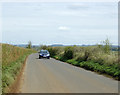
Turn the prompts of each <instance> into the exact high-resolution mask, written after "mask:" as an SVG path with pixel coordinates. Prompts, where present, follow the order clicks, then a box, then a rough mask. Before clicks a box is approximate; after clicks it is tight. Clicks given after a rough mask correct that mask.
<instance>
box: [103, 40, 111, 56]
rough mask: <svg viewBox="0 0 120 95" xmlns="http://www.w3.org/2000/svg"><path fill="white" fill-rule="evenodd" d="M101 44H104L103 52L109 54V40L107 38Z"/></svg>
mask: <svg viewBox="0 0 120 95" xmlns="http://www.w3.org/2000/svg"><path fill="white" fill-rule="evenodd" d="M103 44H104V52H105V53H108V54H109V53H110V49H111V44H110V41H109V39H108V38H107V39H106V40H105V41H103Z"/></svg>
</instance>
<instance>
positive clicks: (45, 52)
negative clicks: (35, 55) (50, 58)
mask: <svg viewBox="0 0 120 95" xmlns="http://www.w3.org/2000/svg"><path fill="white" fill-rule="evenodd" d="M40 53H48V51H46V50H44V51H40Z"/></svg>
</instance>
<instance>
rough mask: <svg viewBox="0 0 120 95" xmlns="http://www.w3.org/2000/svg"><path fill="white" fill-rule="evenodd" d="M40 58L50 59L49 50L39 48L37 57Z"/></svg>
mask: <svg viewBox="0 0 120 95" xmlns="http://www.w3.org/2000/svg"><path fill="white" fill-rule="evenodd" d="M41 58H47V59H50V53H49V51H47V50H41V51H40V52H39V59H41Z"/></svg>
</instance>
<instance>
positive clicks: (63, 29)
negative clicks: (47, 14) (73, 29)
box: [58, 26, 70, 31]
mask: <svg viewBox="0 0 120 95" xmlns="http://www.w3.org/2000/svg"><path fill="white" fill-rule="evenodd" d="M58 29H59V30H62V31H66V30H70V28H69V27H66V26H60V27H59V28H58Z"/></svg>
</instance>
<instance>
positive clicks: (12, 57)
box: [2, 44, 35, 93]
mask: <svg viewBox="0 0 120 95" xmlns="http://www.w3.org/2000/svg"><path fill="white" fill-rule="evenodd" d="M33 52H35V51H34V50H32V49H26V48H21V47H16V46H12V45H9V44H2V92H3V93H7V92H9V91H10V86H11V85H12V84H13V83H14V81H15V79H16V77H17V75H18V74H19V73H20V71H21V69H22V67H23V64H24V61H25V59H26V57H27V56H28V55H30V54H31V53H33Z"/></svg>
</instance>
